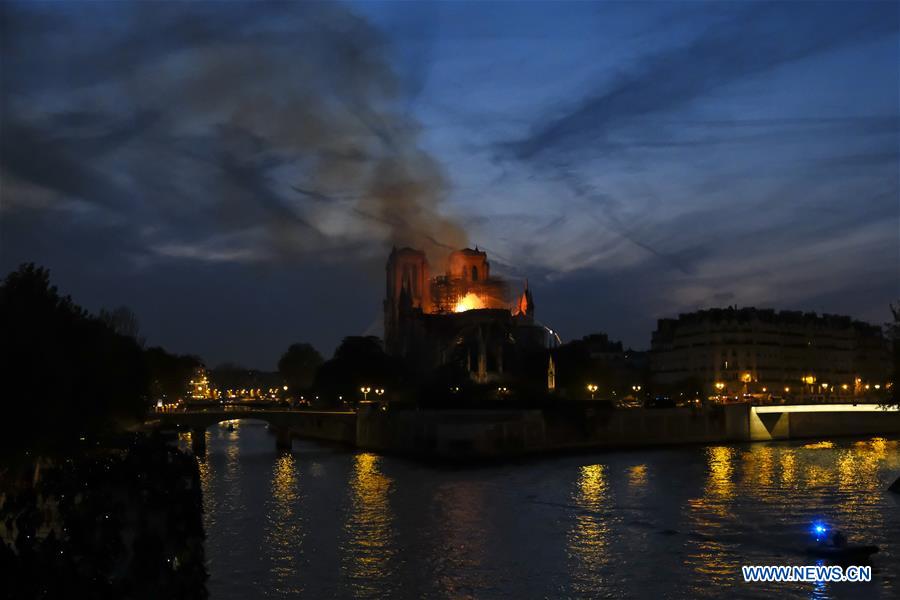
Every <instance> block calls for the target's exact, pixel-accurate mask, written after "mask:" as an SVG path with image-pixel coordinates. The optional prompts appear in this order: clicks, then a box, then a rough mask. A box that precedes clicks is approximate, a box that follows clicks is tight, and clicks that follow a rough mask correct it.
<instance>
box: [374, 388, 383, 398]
mask: <svg viewBox="0 0 900 600" xmlns="http://www.w3.org/2000/svg"><path fill="white" fill-rule="evenodd" d="M375 393H376V394H378V395H379V396H384V388H376V389H375Z"/></svg>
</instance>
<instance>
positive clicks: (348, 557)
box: [200, 421, 900, 600]
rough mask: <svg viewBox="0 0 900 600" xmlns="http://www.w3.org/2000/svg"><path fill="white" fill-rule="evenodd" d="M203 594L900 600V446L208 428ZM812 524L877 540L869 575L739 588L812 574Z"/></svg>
mask: <svg viewBox="0 0 900 600" xmlns="http://www.w3.org/2000/svg"><path fill="white" fill-rule="evenodd" d="M207 445H208V450H207V454H206V456H205V457H203V458H201V460H200V473H201V479H202V483H203V494H204V507H205V516H204V519H205V526H206V535H207V539H206V555H207V560H208V565H209V572H210V580H209V590H210V597H211V598H212V599H213V600H219V599H232V598H233V599H241V600H243V599H247V598H256V597H260V598H262V597H272V598H287V597H296V596H298V595H301V596H303V597H308V598H332V597H340V598H351V597H361V598H380V597H384V598H386V597H393V598H422V597H429V598H431V597H438V598H443V597H446V598H459V597H476V598H517V599H519V598H554V597H593V598H654V599H655V598H771V597H779V598H781V597H785V598H822V599H824V598H900V498H898V497H897V496H896V495H895V494H891V493H888V492H886V491H885V490H886V488H887V486H888V485H889V484H890V482H891V481H893V479H894V478H896V477H897V476H900V440H898V439H896V438H891V439H885V438H867V439H856V440H834V441H811V442H802V443H798V442H781V443H757V444H737V445H721V446H690V447H677V448H667V449H655V450H635V451H618V452H602V453H595V454H590V455H580V456H566V457H555V458H547V459H541V460H530V461H522V462H516V463H512V464H502V465H490V466H485V467H478V468H473V467H465V468H463V467H456V468H450V467H446V466H445V467H435V466H430V465H425V464H420V463H417V462H414V461H409V460H405V459H401V458H394V457H382V456H378V455H375V454H369V453H360V452H351V451H348V450H345V449H339V448H332V447H327V446H322V445H318V444H315V443H306V442H299V441H295V442H294V450H293V452H291V453H290V454H279V453H278V452H276V450H275V440H274V438H273V436H272V435H271V434H270V433H269V432H268V431H267V430H266V427H265V425H264V424H262V423H259V422H254V421H240V422H239V423H238V424H237V425H236V427H235V429H234V431H228V430H227V429H225V428H224V427H222V426H215V427H211V428H209V430H208V431H207ZM818 518H823V519H825V520H826V521H828V522H829V523H830V524H833V525H834V526H837V527H839V528H840V529H841V530H843V531H845V532H846V533H848V534H849V537H850V541H851V543H853V542H856V543H864V544H878V545H879V546H881V548H882V551H881V552H880V553H879V554H877V555H875V556H874V557H873V559H872V561H871V564H872V566H873V581H872V582H871V583H831V584H812V583H809V584H782V583H765V584H763V583H744V581H743V578H742V576H741V569H740V567H741V565H754V564H758V565H770V564H788V565H805V564H816V562H815V559H812V558H809V557H807V556H805V554H804V550H803V549H804V548H805V546H807V545H808V544H809V543H811V536H810V534H809V527H810V524H811V523H812V522H813V521H814V520H816V519H818Z"/></svg>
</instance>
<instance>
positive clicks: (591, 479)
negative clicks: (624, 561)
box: [568, 465, 610, 594]
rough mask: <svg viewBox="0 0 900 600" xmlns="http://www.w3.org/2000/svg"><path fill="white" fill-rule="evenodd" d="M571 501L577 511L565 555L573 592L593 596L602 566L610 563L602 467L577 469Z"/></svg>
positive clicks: (601, 582)
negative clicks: (571, 560) (569, 564)
mask: <svg viewBox="0 0 900 600" xmlns="http://www.w3.org/2000/svg"><path fill="white" fill-rule="evenodd" d="M572 500H573V502H574V504H575V505H576V506H578V508H579V511H578V513H577V514H576V515H575V523H574V525H573V526H572V528H571V529H570V531H569V536H568V546H569V555H570V556H571V557H572V558H574V564H573V569H572V579H573V582H572V584H573V586H572V587H573V591H575V592H576V593H577V594H597V593H598V592H599V590H600V589H601V588H602V587H603V586H604V583H605V582H604V579H605V577H604V575H603V572H604V570H603V568H602V567H603V565H605V564H606V563H608V562H609V561H610V556H609V553H608V551H607V549H608V546H609V535H610V522H609V520H610V515H609V514H608V508H609V504H610V503H609V498H608V494H607V474H606V467H605V465H586V466H583V467H581V469H580V471H579V477H578V480H577V481H576V482H575V489H574V490H573V493H572Z"/></svg>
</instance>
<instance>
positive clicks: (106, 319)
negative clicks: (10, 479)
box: [0, 264, 200, 451]
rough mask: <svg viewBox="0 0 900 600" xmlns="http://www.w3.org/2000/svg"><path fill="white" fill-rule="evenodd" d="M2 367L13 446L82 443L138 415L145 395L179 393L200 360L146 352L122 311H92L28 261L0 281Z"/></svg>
mask: <svg viewBox="0 0 900 600" xmlns="http://www.w3.org/2000/svg"><path fill="white" fill-rule="evenodd" d="M0 364H2V369H3V377H2V382H3V383H2V385H3V397H4V409H5V412H6V414H5V417H6V418H5V420H6V422H7V423H9V424H10V426H9V427H7V428H6V430H5V431H4V435H3V436H2V438H0V439H2V440H3V441H2V444H3V445H5V446H7V447H9V448H10V449H11V450H14V451H16V450H19V451H25V450H30V449H41V450H51V449H53V448H54V447H63V446H67V445H69V444H73V443H75V444H89V443H92V440H94V439H96V438H97V437H99V436H103V435H106V434H109V433H112V432H114V431H118V430H120V429H121V428H122V427H123V426H126V425H128V424H132V423H135V422H137V421H138V420H140V419H141V418H143V416H144V415H145V413H146V409H147V402H148V398H149V396H150V394H158V395H162V394H166V393H169V394H173V395H177V394H180V393H183V382H184V381H187V380H188V379H189V378H190V373H191V372H192V370H193V369H194V368H195V367H196V366H197V365H198V364H200V361H199V359H198V358H196V357H191V356H176V355H172V354H169V353H168V352H166V351H165V350H163V349H162V348H150V349H144V348H143V345H142V343H141V341H139V339H138V335H137V329H136V319H135V318H134V316H133V314H131V313H130V311H128V310H127V309H117V310H115V311H102V312H101V313H100V314H99V315H96V316H95V315H91V314H89V313H88V312H87V311H86V310H85V309H83V308H81V307H80V306H78V305H77V304H75V303H74V302H73V301H72V299H71V298H70V297H69V296H63V295H61V294H60V293H59V291H58V290H57V289H56V287H55V286H53V285H51V284H50V274H49V272H48V271H47V270H46V269H44V268H41V267H36V266H35V265H33V264H26V265H23V266H21V267H20V268H19V269H18V270H17V271H14V272H13V273H10V274H9V275H8V276H7V277H6V279H5V280H4V281H3V283H2V285H0Z"/></svg>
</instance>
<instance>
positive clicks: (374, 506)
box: [343, 453, 396, 596]
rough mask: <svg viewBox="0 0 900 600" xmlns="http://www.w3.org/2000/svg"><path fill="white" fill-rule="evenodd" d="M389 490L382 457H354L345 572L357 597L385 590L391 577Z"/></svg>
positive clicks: (391, 545)
mask: <svg viewBox="0 0 900 600" xmlns="http://www.w3.org/2000/svg"><path fill="white" fill-rule="evenodd" d="M390 488H391V479H390V478H388V477H386V476H385V475H384V474H383V473H382V472H381V457H379V456H377V455H375V454H371V453H360V454H356V455H355V456H354V457H353V468H352V473H351V476H350V501H351V510H350V515H349V518H348V519H346V520H345V522H344V533H345V536H346V539H347V540H348V542H347V545H346V547H345V548H344V550H345V551H344V553H343V565H344V566H343V570H344V572H345V574H346V575H347V576H349V578H350V581H351V586H352V588H353V593H354V595H356V596H359V595H371V594H374V593H377V592H378V591H379V590H381V591H383V590H384V583H383V582H384V581H385V580H386V579H388V578H389V577H390V575H391V573H390V569H389V565H390V563H391V560H392V558H393V556H394V554H395V553H396V548H395V547H394V545H393V539H392V538H393V535H392V534H393V516H392V514H391V506H390V502H389V498H388V496H389V493H390Z"/></svg>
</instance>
